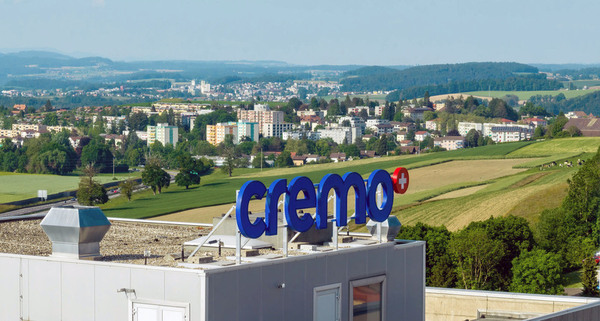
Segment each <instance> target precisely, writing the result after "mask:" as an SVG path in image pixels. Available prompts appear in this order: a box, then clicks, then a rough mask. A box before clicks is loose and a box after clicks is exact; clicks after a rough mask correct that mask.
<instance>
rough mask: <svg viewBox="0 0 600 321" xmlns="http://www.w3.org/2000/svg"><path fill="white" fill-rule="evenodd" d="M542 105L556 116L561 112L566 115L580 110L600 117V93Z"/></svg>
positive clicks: (596, 92)
mask: <svg viewBox="0 0 600 321" xmlns="http://www.w3.org/2000/svg"><path fill="white" fill-rule="evenodd" d="M541 105H542V107H544V108H546V110H547V111H549V112H551V113H554V114H558V113H559V112H561V111H562V112H565V113H566V112H569V111H575V110H579V111H584V112H586V113H587V114H590V113H592V114H594V115H596V116H598V115H600V91H595V92H593V93H591V94H587V95H584V96H579V97H575V98H571V99H565V100H561V101H549V102H546V103H544V102H542V103H541Z"/></svg>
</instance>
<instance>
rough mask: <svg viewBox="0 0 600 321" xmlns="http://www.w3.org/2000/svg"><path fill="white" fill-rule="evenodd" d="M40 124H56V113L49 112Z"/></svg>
mask: <svg viewBox="0 0 600 321" xmlns="http://www.w3.org/2000/svg"><path fill="white" fill-rule="evenodd" d="M42 124H44V125H46V126H58V116H57V115H56V113H49V114H47V115H45V116H44V120H42Z"/></svg>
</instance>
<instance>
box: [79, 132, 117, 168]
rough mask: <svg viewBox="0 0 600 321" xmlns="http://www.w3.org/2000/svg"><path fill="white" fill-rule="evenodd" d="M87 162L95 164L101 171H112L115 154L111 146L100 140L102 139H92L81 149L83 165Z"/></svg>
mask: <svg viewBox="0 0 600 321" xmlns="http://www.w3.org/2000/svg"><path fill="white" fill-rule="evenodd" d="M87 164H94V166H95V167H96V169H97V170H98V172H99V173H110V172H112V166H113V154H112V152H111V151H110V147H108V145H106V144H104V143H103V142H100V139H92V141H91V142H90V143H89V144H88V145H86V146H85V147H83V149H82V150H81V165H83V166H85V165H87Z"/></svg>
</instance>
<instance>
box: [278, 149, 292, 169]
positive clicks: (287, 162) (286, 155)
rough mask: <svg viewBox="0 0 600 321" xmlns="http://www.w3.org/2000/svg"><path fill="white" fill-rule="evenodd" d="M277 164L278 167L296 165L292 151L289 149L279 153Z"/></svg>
mask: <svg viewBox="0 0 600 321" xmlns="http://www.w3.org/2000/svg"><path fill="white" fill-rule="evenodd" d="M275 166H276V167H290V166H294V161H293V160H292V155H291V154H290V152H288V151H283V152H281V154H279V156H277V159H275Z"/></svg>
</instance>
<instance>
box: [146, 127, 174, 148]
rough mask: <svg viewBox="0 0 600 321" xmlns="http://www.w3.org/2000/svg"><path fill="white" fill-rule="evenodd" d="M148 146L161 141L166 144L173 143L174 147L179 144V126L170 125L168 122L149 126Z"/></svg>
mask: <svg viewBox="0 0 600 321" xmlns="http://www.w3.org/2000/svg"><path fill="white" fill-rule="evenodd" d="M147 132H148V140H147V144H148V146H150V145H152V144H154V142H156V141H159V142H161V143H162V144H163V146H164V145H167V144H171V145H173V147H175V146H176V145H177V142H178V141H179V132H178V128H177V126H169V124H166V123H159V124H156V126H148V129H147Z"/></svg>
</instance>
